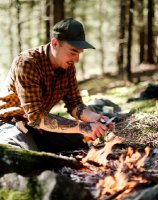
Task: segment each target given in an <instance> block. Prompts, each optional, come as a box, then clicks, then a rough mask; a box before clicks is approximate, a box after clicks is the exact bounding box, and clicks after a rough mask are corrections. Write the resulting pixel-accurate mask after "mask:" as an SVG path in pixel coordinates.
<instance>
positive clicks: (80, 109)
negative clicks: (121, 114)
mask: <svg viewBox="0 0 158 200" xmlns="http://www.w3.org/2000/svg"><path fill="white" fill-rule="evenodd" d="M72 116H73V117H75V118H76V119H79V120H81V121H84V122H97V121H100V119H101V118H103V119H104V120H105V121H107V120H108V118H107V117H106V116H103V115H101V114H98V113H96V112H93V111H91V110H90V109H89V108H88V107H87V106H86V105H84V104H79V105H77V106H76V107H75V108H74V109H73V110H72Z"/></svg>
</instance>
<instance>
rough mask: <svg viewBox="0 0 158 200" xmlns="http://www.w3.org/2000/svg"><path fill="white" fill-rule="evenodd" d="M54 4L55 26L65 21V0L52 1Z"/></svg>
mask: <svg viewBox="0 0 158 200" xmlns="http://www.w3.org/2000/svg"><path fill="white" fill-rule="evenodd" d="M51 1H52V2H53V24H56V23H57V22H59V21H60V20H62V19H64V16H65V15H64V0H51Z"/></svg>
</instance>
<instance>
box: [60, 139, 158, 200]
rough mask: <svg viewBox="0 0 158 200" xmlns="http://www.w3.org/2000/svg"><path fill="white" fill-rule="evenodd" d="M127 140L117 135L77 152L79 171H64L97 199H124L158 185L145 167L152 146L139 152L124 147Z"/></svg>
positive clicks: (66, 169)
mask: <svg viewBox="0 0 158 200" xmlns="http://www.w3.org/2000/svg"><path fill="white" fill-rule="evenodd" d="M124 140H125V139H124V138H122V137H119V136H115V137H112V139H110V140H109V141H106V142H105V145H104V146H103V147H101V148H100V147H97V146H91V148H90V150H89V151H88V152H87V153H86V152H83V151H81V152H78V154H77V153H75V157H76V159H78V160H80V162H81V165H82V167H81V168H80V169H78V170H76V169H71V168H68V167H64V168H62V170H61V173H62V174H64V175H67V176H69V177H70V178H71V179H72V180H74V181H76V182H80V183H81V184H83V186H84V187H85V188H87V189H89V190H90V191H91V193H92V194H93V196H94V199H97V200H109V199H116V200H121V199H124V197H125V196H126V195H129V194H131V193H132V192H134V191H138V190H140V189H145V188H146V187H149V186H150V185H152V184H153V185H154V184H157V182H154V183H152V181H151V180H152V176H149V174H147V173H146V171H145V168H144V165H145V162H146V161H147V160H148V158H149V157H150V154H151V152H152V150H151V148H150V147H146V148H145V149H143V150H141V151H140V150H139V151H138V150H137V149H135V148H133V147H130V146H128V147H125V146H124V145H123V144H122V142H124ZM121 145H122V147H121ZM73 156H74V155H73Z"/></svg>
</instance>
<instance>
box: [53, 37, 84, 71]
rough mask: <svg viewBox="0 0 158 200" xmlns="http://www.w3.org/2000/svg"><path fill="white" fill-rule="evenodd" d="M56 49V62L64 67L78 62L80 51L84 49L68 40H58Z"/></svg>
mask: <svg viewBox="0 0 158 200" xmlns="http://www.w3.org/2000/svg"><path fill="white" fill-rule="evenodd" d="M55 50H56V53H55V61H56V64H57V65H58V66H59V67H61V68H63V69H67V68H69V67H72V66H73V65H74V64H75V63H77V62H78V61H79V56H80V53H81V52H83V49H78V48H75V47H73V46H71V45H70V44H69V43H68V42H66V41H62V42H61V41H57V45H56V49H55Z"/></svg>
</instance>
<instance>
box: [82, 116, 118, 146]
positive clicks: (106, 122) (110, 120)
mask: <svg viewBox="0 0 158 200" xmlns="http://www.w3.org/2000/svg"><path fill="white" fill-rule="evenodd" d="M115 118H116V117H112V118H110V119H108V120H107V121H104V119H101V120H100V122H101V123H102V124H104V125H105V126H108V125H109V124H110V123H111V122H112V121H113V120H114V119H115ZM89 140H92V138H91V137H90V136H85V137H84V138H83V142H84V143H87V142H88V141H89Z"/></svg>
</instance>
